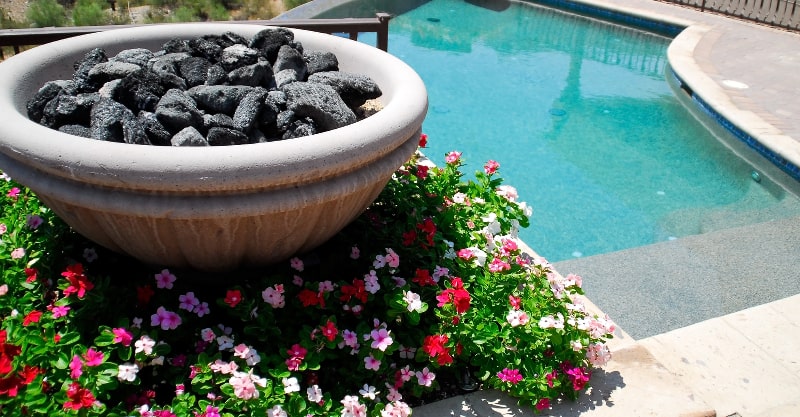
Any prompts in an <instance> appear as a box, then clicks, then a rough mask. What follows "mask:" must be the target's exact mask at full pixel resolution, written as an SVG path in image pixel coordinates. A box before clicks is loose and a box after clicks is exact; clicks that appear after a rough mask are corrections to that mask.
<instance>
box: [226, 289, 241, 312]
mask: <svg viewBox="0 0 800 417" xmlns="http://www.w3.org/2000/svg"><path fill="white" fill-rule="evenodd" d="M241 301H242V292H241V291H239V290H228V292H227V293H226V294H225V304H227V305H229V306H231V308H235V307H236V306H237V305H238V304H239V303H240V302H241Z"/></svg>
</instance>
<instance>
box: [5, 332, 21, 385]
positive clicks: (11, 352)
mask: <svg viewBox="0 0 800 417" xmlns="http://www.w3.org/2000/svg"><path fill="white" fill-rule="evenodd" d="M7 340H8V336H7V333H6V331H5V330H0V375H6V374H8V373H9V372H11V370H12V369H13V368H12V366H11V361H12V360H13V359H14V357H16V356H17V355H19V353H20V352H21V351H22V349H20V347H19V346H16V345H12V344H9V343H6V341H7Z"/></svg>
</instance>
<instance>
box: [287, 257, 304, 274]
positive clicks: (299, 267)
mask: <svg viewBox="0 0 800 417" xmlns="http://www.w3.org/2000/svg"><path fill="white" fill-rule="evenodd" d="M289 265H290V266H291V267H292V269H294V270H295V271H297V272H303V269H305V266H304V265H303V260H302V259H300V258H298V257H294V258H292V259H290V260H289Z"/></svg>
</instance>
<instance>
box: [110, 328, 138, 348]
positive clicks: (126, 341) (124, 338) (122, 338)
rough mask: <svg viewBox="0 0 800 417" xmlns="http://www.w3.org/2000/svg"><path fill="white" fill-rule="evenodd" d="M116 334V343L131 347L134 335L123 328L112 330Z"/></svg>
mask: <svg viewBox="0 0 800 417" xmlns="http://www.w3.org/2000/svg"><path fill="white" fill-rule="evenodd" d="M111 331H112V332H113V333H114V343H122V345H123V346H130V345H131V342H132V341H133V335H132V334H131V333H130V332H129V331H127V330H125V329H123V328H122V327H117V328H115V329H112V330H111Z"/></svg>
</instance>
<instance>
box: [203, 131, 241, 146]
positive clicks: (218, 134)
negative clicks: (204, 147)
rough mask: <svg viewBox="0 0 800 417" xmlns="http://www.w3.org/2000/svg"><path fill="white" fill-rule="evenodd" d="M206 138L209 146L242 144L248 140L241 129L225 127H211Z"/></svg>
mask: <svg viewBox="0 0 800 417" xmlns="http://www.w3.org/2000/svg"><path fill="white" fill-rule="evenodd" d="M207 139H208V144H209V145H211V146H224V145H243V144H245V143H249V142H250V139H249V138H248V137H247V135H245V134H244V133H242V132H241V131H239V130H236V129H230V128H227V127H212V128H211V129H209V130H208V136H207Z"/></svg>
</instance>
